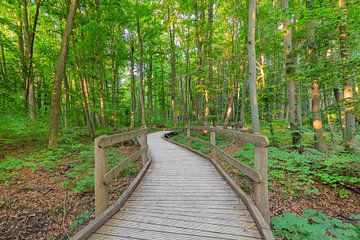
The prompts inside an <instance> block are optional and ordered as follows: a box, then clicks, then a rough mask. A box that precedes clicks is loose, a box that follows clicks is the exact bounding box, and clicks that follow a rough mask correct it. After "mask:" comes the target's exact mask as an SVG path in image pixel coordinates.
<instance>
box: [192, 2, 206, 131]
mask: <svg viewBox="0 0 360 240" xmlns="http://www.w3.org/2000/svg"><path fill="white" fill-rule="evenodd" d="M194 9H195V28H196V30H195V34H196V49H197V58H198V62H197V70H196V87H195V110H196V111H195V116H196V120H197V123H198V124H199V125H200V124H201V119H202V115H203V113H202V93H201V90H202V89H201V87H202V86H201V85H202V75H203V56H202V52H203V50H202V40H201V38H202V36H201V29H202V27H201V26H202V24H203V19H204V8H203V6H202V4H201V3H200V20H199V4H198V0H195V4H194ZM199 22H200V24H199Z"/></svg>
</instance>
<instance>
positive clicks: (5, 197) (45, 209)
mask: <svg viewBox="0 0 360 240" xmlns="http://www.w3.org/2000/svg"><path fill="white" fill-rule="evenodd" d="M24 151H27V149H26V148H25V149H23V150H21V152H24ZM133 151H135V150H134V146H126V147H124V149H123V151H122V153H121V155H122V156H124V157H126V156H129V155H131V153H133ZM139 164H140V163H137V165H139ZM67 169H68V164H64V165H59V166H57V167H56V168H55V169H52V170H48V171H45V170H41V171H36V172H35V173H34V172H33V171H30V170H29V169H27V168H24V169H21V170H19V171H18V172H17V174H16V176H14V178H13V181H12V183H11V184H9V185H0V196H1V198H0V199H1V201H0V239H2V240H3V239H4V240H5V239H6V240H10V239H26V240H42V239H66V238H67V237H69V236H72V235H74V233H76V232H77V231H78V230H79V229H80V228H81V227H82V226H84V225H86V224H87V223H88V222H89V221H90V220H92V219H93V218H94V204H95V203H94V202H95V199H94V193H93V192H89V193H85V194H79V193H74V192H71V191H70V190H67V189H64V188H62V187H61V186H60V183H61V182H62V181H63V180H65V179H66V176H65V175H64V174H65V173H66V171H67ZM49 176H56V177H52V178H50V177H49ZM133 178H134V177H129V176H126V177H121V178H117V179H116V180H115V181H114V182H113V183H112V189H115V190H116V191H114V192H111V193H110V201H114V200H115V199H117V198H118V196H119V195H121V193H122V192H123V191H125V189H126V188H127V186H128V185H129V184H130V183H131V181H132V180H133ZM84 212H88V214H87V215H85V216H83V217H82V218H81V219H79V217H78V216H79V214H80V213H84Z"/></svg>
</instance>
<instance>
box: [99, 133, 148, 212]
mask: <svg viewBox="0 0 360 240" xmlns="http://www.w3.org/2000/svg"><path fill="white" fill-rule="evenodd" d="M134 138H137V139H138V141H139V143H140V147H141V148H140V150H138V151H136V152H135V153H133V154H132V155H131V156H129V157H128V158H127V159H126V160H125V161H122V162H121V163H119V164H118V165H117V166H115V167H114V168H112V169H108V159H107V149H108V148H109V147H111V146H113V145H115V144H118V143H121V142H124V141H127V140H131V139H134ZM94 144H95V146H94V148H95V216H96V217H98V216H99V215H100V214H101V213H103V212H104V211H105V210H106V209H107V208H108V207H109V186H110V183H111V181H112V179H113V178H114V177H115V176H116V175H118V174H119V173H120V172H122V171H123V170H124V169H125V168H126V167H127V165H128V164H129V163H131V162H133V161H135V160H137V159H138V158H139V157H140V156H141V159H142V162H143V164H144V165H145V163H146V162H147V161H148V160H149V152H148V145H147V129H146V128H141V129H138V130H133V131H129V132H124V133H119V134H114V135H102V136H99V137H97V138H95V141H94Z"/></svg>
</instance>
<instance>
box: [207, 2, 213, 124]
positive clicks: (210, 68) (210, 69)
mask: <svg viewBox="0 0 360 240" xmlns="http://www.w3.org/2000/svg"><path fill="white" fill-rule="evenodd" d="M213 5H214V3H213V0H209V5H208V37H207V38H208V39H207V44H208V47H207V59H208V83H207V86H212V85H213V63H212V61H213V60H212V42H213V25H214V13H213ZM209 90H210V87H207V88H206V90H205V126H207V125H208V121H209V115H210V113H211V109H210V93H209Z"/></svg>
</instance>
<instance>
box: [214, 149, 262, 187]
mask: <svg viewBox="0 0 360 240" xmlns="http://www.w3.org/2000/svg"><path fill="white" fill-rule="evenodd" d="M215 151H216V153H217V154H218V156H219V157H221V158H223V159H225V160H226V161H227V162H228V163H230V164H231V165H232V166H234V167H235V168H236V169H238V170H239V171H240V172H242V173H244V174H245V175H246V176H248V177H249V178H251V179H252V180H253V181H255V182H257V183H259V182H261V181H262V179H261V176H260V174H259V172H258V171H256V170H255V171H254V170H253V169H251V168H250V167H249V166H248V165H246V164H243V163H241V162H239V161H238V160H236V159H235V158H233V157H232V156H230V155H229V154H227V153H226V152H224V151H222V150H220V149H219V148H215Z"/></svg>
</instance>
